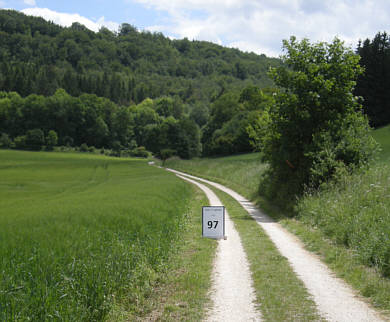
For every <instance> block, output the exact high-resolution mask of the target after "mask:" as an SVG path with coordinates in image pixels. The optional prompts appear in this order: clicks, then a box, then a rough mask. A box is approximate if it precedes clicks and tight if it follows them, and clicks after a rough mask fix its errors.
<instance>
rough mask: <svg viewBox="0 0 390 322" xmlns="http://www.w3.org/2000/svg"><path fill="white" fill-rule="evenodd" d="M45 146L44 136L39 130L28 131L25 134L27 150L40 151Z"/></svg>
mask: <svg viewBox="0 0 390 322" xmlns="http://www.w3.org/2000/svg"><path fill="white" fill-rule="evenodd" d="M44 144H45V136H44V134H43V131H42V130H41V129H33V130H29V131H27V133H26V146H27V148H28V149H32V150H40V149H41V148H42V145H44Z"/></svg>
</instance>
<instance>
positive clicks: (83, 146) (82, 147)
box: [79, 143, 88, 152]
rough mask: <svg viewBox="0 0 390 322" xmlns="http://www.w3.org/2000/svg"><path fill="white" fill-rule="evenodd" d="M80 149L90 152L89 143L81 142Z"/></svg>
mask: <svg viewBox="0 0 390 322" xmlns="http://www.w3.org/2000/svg"><path fill="white" fill-rule="evenodd" d="M79 151H80V152H88V145H87V144H86V143H83V144H81V145H80V148H79Z"/></svg>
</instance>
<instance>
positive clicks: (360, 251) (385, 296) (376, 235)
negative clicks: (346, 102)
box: [166, 127, 390, 312]
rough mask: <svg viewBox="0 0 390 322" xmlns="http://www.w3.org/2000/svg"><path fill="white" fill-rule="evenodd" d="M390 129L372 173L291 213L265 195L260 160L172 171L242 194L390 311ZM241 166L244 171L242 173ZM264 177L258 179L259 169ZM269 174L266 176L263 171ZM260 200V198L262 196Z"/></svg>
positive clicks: (198, 163) (174, 162)
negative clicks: (202, 178)
mask: <svg viewBox="0 0 390 322" xmlns="http://www.w3.org/2000/svg"><path fill="white" fill-rule="evenodd" d="M389 128H390V127H384V128H381V129H378V130H375V131H374V132H373V136H374V138H375V139H377V140H378V142H380V143H381V152H380V153H379V154H378V155H377V158H378V160H377V161H376V162H375V163H374V164H373V165H372V166H371V169H369V170H362V171H360V172H356V173H354V174H345V175H343V176H342V177H340V180H339V181H338V183H329V184H327V185H323V186H322V187H321V188H320V189H316V190H312V191H311V192H307V193H306V194H304V196H303V197H301V198H299V199H298V200H297V203H296V206H295V208H294V209H293V210H291V211H286V210H282V208H283V207H280V206H278V205H276V204H275V203H272V202H270V201H269V200H267V199H266V198H265V197H264V195H263V196H262V191H261V190H259V184H257V185H256V182H257V183H259V177H260V176H261V171H265V169H266V165H265V164H263V165H262V166H259V161H258V158H259V157H260V155H259V154H249V155H240V156H234V157H221V158H212V159H199V160H180V159H169V160H167V161H166V166H167V167H172V168H175V169H178V170H180V171H184V172H188V173H192V174H195V175H198V176H201V177H204V178H207V179H210V180H214V181H217V182H220V183H222V184H224V185H226V186H228V187H230V188H232V189H235V190H237V191H238V192H239V193H241V194H243V195H244V196H246V197H247V198H251V199H252V200H254V201H255V202H256V203H257V205H258V206H259V207H260V208H262V209H263V210H265V211H266V212H267V213H268V214H269V215H271V216H272V217H273V218H275V219H276V220H278V221H279V222H280V223H281V224H282V225H283V226H285V227H286V228H287V229H289V230H290V231H291V232H293V233H294V234H296V235H297V236H299V237H300V239H301V240H302V241H303V242H304V243H305V245H306V247H307V248H308V249H309V250H311V251H314V252H316V253H317V254H319V255H320V256H321V258H322V259H323V260H324V261H325V262H326V263H327V264H328V265H329V267H331V268H332V269H333V270H334V271H335V272H336V273H337V274H338V276H340V277H342V278H343V279H345V280H346V281H347V282H348V283H350V284H351V285H352V286H353V287H354V288H355V289H357V290H358V291H359V292H360V294H361V295H363V296H365V297H369V298H370V299H371V302H372V303H373V304H374V306H376V307H377V308H379V309H382V310H384V311H386V312H389V311H390V281H389V271H388V268H389V257H388V254H389V253H390V240H389V236H390V232H389V230H388V229H389V227H390V216H389V214H390V212H389V209H390V202H389V200H390V199H389V195H390V191H389V187H390V183H389V178H390V170H389V167H388V165H387V163H388V160H389V158H388V156H389V150H388V148H387V147H388V146H389V142H390V135H386V133H387V132H388V131H389ZM236 166H239V168H236ZM255 167H258V169H259V171H260V173H256V178H253V168H255ZM261 169H263V170H261ZM256 195H257V197H254V196H256Z"/></svg>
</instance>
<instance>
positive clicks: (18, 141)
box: [14, 135, 26, 149]
mask: <svg viewBox="0 0 390 322" xmlns="http://www.w3.org/2000/svg"><path fill="white" fill-rule="evenodd" d="M14 144H15V148H17V149H25V148H26V136H25V135H19V136H17V137H16V138H15V139H14Z"/></svg>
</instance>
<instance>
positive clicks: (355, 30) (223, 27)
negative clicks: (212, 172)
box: [0, 0, 390, 57]
mask: <svg viewBox="0 0 390 322" xmlns="http://www.w3.org/2000/svg"><path fill="white" fill-rule="evenodd" d="M0 8H7V9H15V10H18V11H22V12H23V13H25V14H28V15H35V16H41V17H43V18H45V19H46V20H50V21H54V22H55V23H58V24H60V25H63V26H70V25H71V24H72V22H75V21H77V22H80V23H82V24H84V25H85V26H86V27H88V28H89V29H91V30H94V31H98V30H99V28H101V27H102V26H105V27H107V28H109V29H111V30H113V31H117V30H118V28H119V26H120V24H121V23H130V24H132V25H133V26H135V27H137V28H138V29H139V30H149V31H152V32H162V33H163V34H164V35H166V36H168V37H170V38H177V39H181V38H184V37H187V38H188V39H190V40H192V39H196V40H206V41H212V42H214V43H217V44H220V45H223V46H228V47H234V48H238V49H241V50H243V51H248V52H255V53H257V54H265V55H267V56H273V57H278V56H280V55H281V54H282V53H283V52H282V40H283V39H289V38H290V36H292V35H294V36H296V37H297V38H298V39H302V38H308V39H310V41H311V42H318V41H327V42H330V41H332V40H333V39H334V37H338V38H340V39H342V40H344V41H345V44H346V45H347V46H350V47H352V48H353V49H354V48H356V46H357V43H358V41H359V39H361V40H364V39H366V38H370V39H372V38H373V37H374V36H375V34H376V33H378V32H383V31H388V32H390V30H389V29H390V0H65V1H59V0H0Z"/></svg>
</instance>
